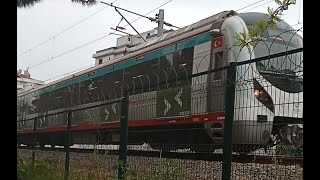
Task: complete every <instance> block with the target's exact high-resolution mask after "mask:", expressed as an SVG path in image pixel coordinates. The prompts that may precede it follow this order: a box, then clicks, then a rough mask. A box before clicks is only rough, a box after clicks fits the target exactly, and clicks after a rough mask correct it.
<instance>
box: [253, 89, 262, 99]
mask: <svg viewBox="0 0 320 180" xmlns="http://www.w3.org/2000/svg"><path fill="white" fill-rule="evenodd" d="M253 94H254V95H255V96H256V98H259V96H260V94H262V91H260V90H258V89H255V90H254V93H253Z"/></svg>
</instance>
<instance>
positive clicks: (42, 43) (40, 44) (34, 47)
mask: <svg viewBox="0 0 320 180" xmlns="http://www.w3.org/2000/svg"><path fill="white" fill-rule="evenodd" d="M104 9H106V7H103V8H101V9H99V10H98V11H96V12H94V13H93V14H91V15H89V16H87V17H86V18H84V19H82V20H80V21H78V22H76V23H74V24H73V25H71V26H69V27H68V28H66V29H64V30H62V31H60V32H59V33H57V34H55V35H53V36H51V37H50V38H49V39H47V40H44V41H42V42H40V43H38V44H37V45H35V46H33V47H31V48H29V49H28V50H26V51H24V52H22V53H20V54H19V55H18V57H20V56H22V55H24V54H26V53H28V52H30V51H32V50H33V49H36V48H37V47H40V46H42V45H44V44H45V43H47V42H48V41H50V40H51V39H54V38H56V37H57V36H59V35H61V34H63V33H65V32H66V31H68V30H70V29H72V28H74V27H75V26H77V25H79V24H81V23H82V22H84V21H86V20H87V19H89V18H90V17H92V16H94V15H96V14H97V13H99V12H100V11H102V10H104Z"/></svg>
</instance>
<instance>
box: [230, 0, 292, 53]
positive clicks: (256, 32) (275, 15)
mask: <svg viewBox="0 0 320 180" xmlns="http://www.w3.org/2000/svg"><path fill="white" fill-rule="evenodd" d="M275 2H276V3H277V4H278V5H279V7H278V8H277V9H275V10H273V9H272V8H269V7H268V18H269V20H268V21H259V22H258V23H256V24H255V25H254V26H253V27H252V28H251V29H249V33H245V32H244V33H239V34H238V35H237V36H236V37H235V38H236V43H235V46H240V47H247V46H249V45H251V46H253V47H255V46H256V45H257V44H258V43H259V41H261V39H262V37H261V35H262V32H263V31H265V30H266V29H267V28H274V27H275V26H276V25H277V24H278V23H279V22H280V21H281V17H280V16H281V15H282V13H283V11H284V10H288V7H289V5H291V4H295V3H296V1H295V0H282V1H281V0H275Z"/></svg>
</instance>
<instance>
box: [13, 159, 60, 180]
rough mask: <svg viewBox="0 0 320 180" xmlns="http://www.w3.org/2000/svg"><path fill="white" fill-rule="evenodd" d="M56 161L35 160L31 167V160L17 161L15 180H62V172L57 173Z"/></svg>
mask: <svg viewBox="0 0 320 180" xmlns="http://www.w3.org/2000/svg"><path fill="white" fill-rule="evenodd" d="M57 164H58V163H57V160H55V159H53V158H46V159H44V160H37V161H35V162H34V165H32V160H31V159H30V161H25V160H22V159H18V162H17V179H18V180H29V179H30V180H43V179H47V180H57V179H63V172H62V173H61V170H60V171H59V169H58V166H57ZM59 172H60V173H59Z"/></svg>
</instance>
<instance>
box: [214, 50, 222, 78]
mask: <svg viewBox="0 0 320 180" xmlns="http://www.w3.org/2000/svg"><path fill="white" fill-rule="evenodd" d="M223 65H224V61H223V51H220V52H217V53H215V54H214V69H217V68H221V67H222V66H223ZM221 78H222V71H217V72H214V78H213V79H214V80H217V79H221Z"/></svg>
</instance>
